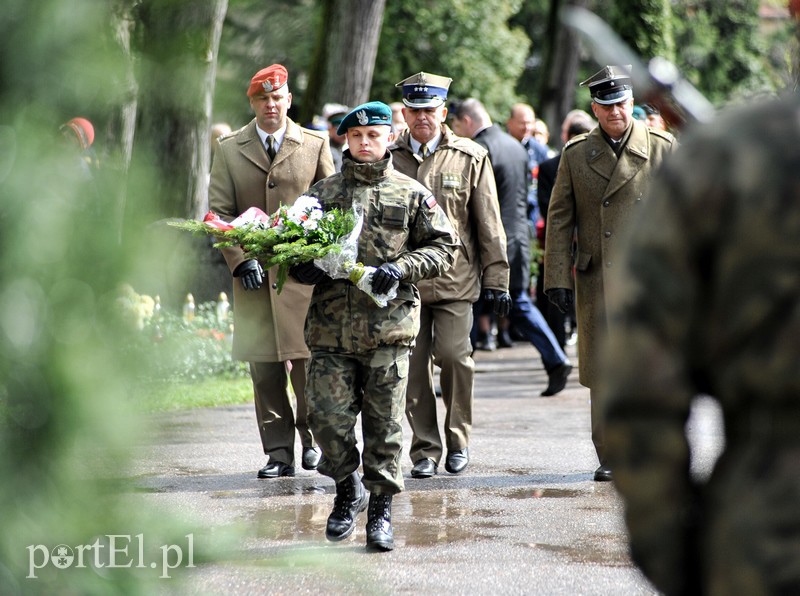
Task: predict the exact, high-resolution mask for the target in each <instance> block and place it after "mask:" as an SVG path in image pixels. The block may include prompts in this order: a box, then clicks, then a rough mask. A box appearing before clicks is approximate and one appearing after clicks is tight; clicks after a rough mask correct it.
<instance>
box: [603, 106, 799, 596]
mask: <svg viewBox="0 0 800 596" xmlns="http://www.w3.org/2000/svg"><path fill="white" fill-rule="evenodd" d="M798 142H800V102H798V98H797V97H796V96H794V97H792V98H790V99H787V100H784V101H778V100H768V101H767V102H759V103H758V104H757V105H753V106H750V107H747V108H739V109H736V110H732V111H731V112H730V113H729V114H727V115H724V116H721V117H719V118H718V120H717V121H715V122H713V123H711V124H710V125H707V126H704V127H702V128H698V129H696V130H694V131H692V130H690V131H688V132H687V133H685V135H684V137H683V146H682V147H681V148H680V149H678V151H677V152H676V153H675V154H674V155H673V156H672V157H671V158H670V159H668V160H666V161H665V163H664V166H663V169H662V170H661V171H660V172H659V174H658V175H657V176H656V177H655V178H654V181H653V184H652V185H651V188H650V191H649V197H648V200H646V201H643V202H642V204H641V206H640V208H639V209H640V216H639V217H638V219H637V223H636V225H633V226H631V228H630V230H631V233H632V234H631V237H630V240H629V242H628V243H627V244H626V250H625V252H624V255H625V256H624V258H623V259H622V262H621V263H620V266H619V267H617V268H616V273H615V274H614V275H613V276H612V277H611V279H610V281H609V286H608V302H607V303H608V308H609V317H610V319H611V325H610V331H609V343H608V345H607V350H605V353H606V355H607V356H608V358H607V360H606V365H605V366H604V367H603V371H604V374H603V377H604V378H603V379H601V383H600V392H601V393H602V394H603V396H604V397H603V401H604V403H605V410H604V414H605V419H606V424H607V427H606V437H607V452H608V459H609V461H610V463H611V466H612V468H613V470H614V482H615V484H616V487H617V489H618V490H619V492H620V494H621V495H622V497H623V498H624V501H625V507H626V522H627V525H628V529H629V532H630V541H631V552H632V555H633V559H634V561H635V562H636V563H637V564H638V565H639V566H640V567H641V569H642V570H643V571H644V573H645V574H646V575H647V576H648V577H649V578H650V580H651V581H652V582H653V583H654V584H655V586H656V587H657V588H658V589H659V590H660V591H662V592H663V593H665V594H667V595H671V594H800V557H798V553H800V510H798V507H797V504H798V502H800V366H798V364H800V341H798V338H800V168H798V167H797V163H798V162H797V145H798ZM698 394H707V395H711V396H713V397H714V398H715V399H716V400H718V402H719V404H720V406H721V408H722V413H723V418H724V423H725V442H726V446H725V449H724V452H723V453H722V456H721V457H720V459H719V460H718V461H717V464H716V466H715V469H714V471H713V473H712V474H711V476H710V478H708V480H707V481H704V482H701V481H699V480H698V479H697V478H694V477H693V476H692V475H691V474H690V455H691V454H690V449H689V444H688V442H687V437H686V428H685V425H686V420H687V417H688V416H689V411H690V406H691V405H692V401H693V399H694V398H695V396H697V395H698Z"/></svg>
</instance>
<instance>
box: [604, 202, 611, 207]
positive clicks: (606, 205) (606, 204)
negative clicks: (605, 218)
mask: <svg viewBox="0 0 800 596" xmlns="http://www.w3.org/2000/svg"><path fill="white" fill-rule="evenodd" d="M610 204H611V203H610V202H609V201H603V207H608V206H609V205H610Z"/></svg>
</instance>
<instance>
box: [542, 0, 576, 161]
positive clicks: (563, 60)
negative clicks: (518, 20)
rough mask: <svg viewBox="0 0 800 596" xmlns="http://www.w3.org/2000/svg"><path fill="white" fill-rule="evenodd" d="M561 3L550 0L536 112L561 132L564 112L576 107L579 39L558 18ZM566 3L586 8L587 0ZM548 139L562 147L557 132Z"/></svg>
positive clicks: (554, 129)
mask: <svg viewBox="0 0 800 596" xmlns="http://www.w3.org/2000/svg"><path fill="white" fill-rule="evenodd" d="M563 4H565V3H564V2H562V1H561V0H551V2H550V15H549V19H548V35H547V36H546V37H547V39H548V40H550V41H549V43H550V47H549V48H548V50H547V58H546V59H545V60H546V61H545V75H544V77H543V80H544V87H543V89H542V97H541V108H540V110H539V115H538V117H539V118H541V119H542V120H544V121H545V122H546V123H547V126H548V128H549V129H550V130H551V131H560V130H561V123H562V121H563V120H564V117H565V116H566V115H567V112H569V111H570V110H571V109H573V108H574V107H575V99H574V98H575V88H576V86H577V85H578V80H577V77H578V64H579V62H580V38H579V37H578V34H577V33H575V31H573V30H572V29H569V28H568V27H565V26H564V25H563V24H562V23H561V21H560V20H559V16H558V13H559V11H560V10H561V6H562V5H563ZM566 4H569V5H572V6H582V7H585V6H586V5H587V0H573V1H571V2H566ZM550 139H551V142H552V143H553V146H556V147H560V146H561V135H560V134H551V135H550Z"/></svg>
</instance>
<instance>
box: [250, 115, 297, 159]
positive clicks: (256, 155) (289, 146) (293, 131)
mask: <svg viewBox="0 0 800 596" xmlns="http://www.w3.org/2000/svg"><path fill="white" fill-rule="evenodd" d="M238 142H239V151H241V152H242V155H244V156H245V157H246V158H247V159H249V160H250V161H252V162H253V163H254V164H255V165H257V166H258V167H259V168H261V169H262V170H264V171H265V172H268V171H269V170H270V169H271V168H274V167H275V166H277V165H278V164H280V163H281V162H282V161H284V160H285V159H288V157H289V156H290V155H291V154H292V153H293V152H294V151H295V150H297V149H298V148H299V147H300V145H301V144H302V142H303V131H302V129H301V128H300V126H299V125H298V124H296V123H295V122H294V121H293V120H292V119H291V118H287V119H286V134H285V135H284V136H283V142H282V143H281V151H280V153H279V154H278V155H276V156H275V160H274V161H273V162H272V164H270V163H269V159H268V158H267V152H266V151H265V149H264V143H262V141H261V137H260V136H259V135H258V131H257V130H256V120H255V118H253V120H252V121H251V122H250V123H249V124H248V125H247V126H246V127H245V130H244V134H242V135H239V137H238Z"/></svg>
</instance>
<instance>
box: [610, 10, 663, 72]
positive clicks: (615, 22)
mask: <svg viewBox="0 0 800 596" xmlns="http://www.w3.org/2000/svg"><path fill="white" fill-rule="evenodd" d="M609 24H610V25H611V26H612V27H613V28H614V30H615V31H617V32H618V33H619V35H620V37H622V39H623V40H625V42H626V43H627V44H628V45H629V46H630V47H631V48H633V50H634V51H635V52H636V53H637V54H638V55H639V56H640V57H641V58H642V59H643V61H644V62H645V63H647V62H648V61H649V60H650V59H651V58H653V57H655V56H660V57H662V58H666V59H667V60H669V61H670V62H674V61H675V39H674V37H673V30H672V26H673V19H672V2H670V0H617V1H616V2H615V3H614V9H613V11H612V13H611V16H610V17H609Z"/></svg>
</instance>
